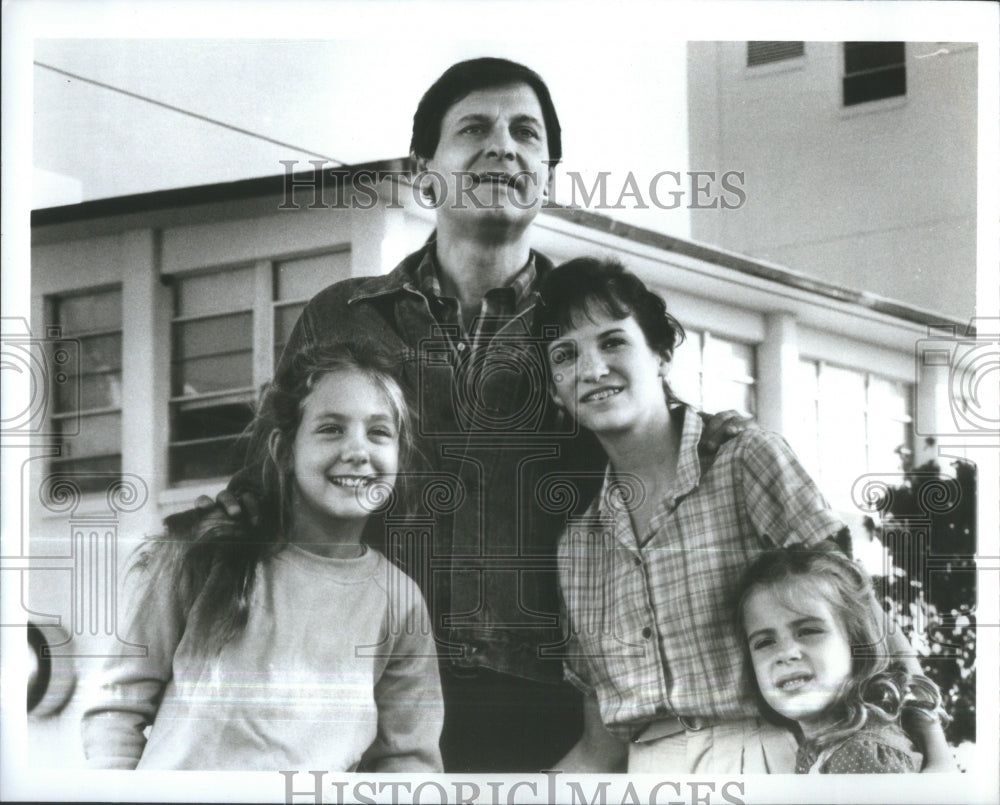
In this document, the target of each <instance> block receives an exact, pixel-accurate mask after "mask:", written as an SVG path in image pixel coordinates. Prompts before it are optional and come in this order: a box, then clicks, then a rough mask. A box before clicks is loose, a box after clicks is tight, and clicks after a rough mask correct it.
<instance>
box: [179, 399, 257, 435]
mask: <svg viewBox="0 0 1000 805" xmlns="http://www.w3.org/2000/svg"><path fill="white" fill-rule="evenodd" d="M251 419H253V406H252V404H251V402H250V399H249V398H248V399H247V401H246V402H244V403H223V404H221V405H202V406H199V407H197V408H196V407H194V406H191V405H189V404H185V403H175V408H174V421H173V434H174V437H173V441H175V442H186V441H193V440H195V439H211V438H214V437H216V436H231V435H234V434H239V433H242V432H243V429H244V428H246V426H247V425H249V424H250V420H251Z"/></svg>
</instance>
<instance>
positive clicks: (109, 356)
mask: <svg viewBox="0 0 1000 805" xmlns="http://www.w3.org/2000/svg"><path fill="white" fill-rule="evenodd" d="M121 368H122V336H121V333H114V334H112V335H92V336H86V337H82V338H80V374H82V375H88V374H94V373H95V372H107V371H109V370H120V369H121Z"/></svg>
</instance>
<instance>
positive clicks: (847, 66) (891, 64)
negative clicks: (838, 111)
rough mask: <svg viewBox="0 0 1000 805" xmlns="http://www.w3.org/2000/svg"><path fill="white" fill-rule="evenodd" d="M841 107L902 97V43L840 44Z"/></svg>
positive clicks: (904, 92) (903, 83)
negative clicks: (841, 54)
mask: <svg viewBox="0 0 1000 805" xmlns="http://www.w3.org/2000/svg"><path fill="white" fill-rule="evenodd" d="M843 86H844V106H853V105H855V104H859V103H865V102H867V101H877V100H879V99H881V98H892V97H895V96H898V95H906V49H905V46H904V44H903V43H902V42H845V43H844V79H843Z"/></svg>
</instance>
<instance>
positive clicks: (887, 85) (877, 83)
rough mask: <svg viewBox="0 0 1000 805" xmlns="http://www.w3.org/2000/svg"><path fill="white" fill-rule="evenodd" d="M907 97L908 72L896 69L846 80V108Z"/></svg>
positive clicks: (899, 68)
mask: <svg viewBox="0 0 1000 805" xmlns="http://www.w3.org/2000/svg"><path fill="white" fill-rule="evenodd" d="M899 95H906V70H905V69H904V68H902V67H894V68H892V69H890V70H880V71H878V72H875V73H864V74H861V75H856V76H850V77H848V78H845V79H844V106H854V105H856V104H859V103H867V102H868V101H878V100H881V99H882V98H895V97H897V96H899Z"/></svg>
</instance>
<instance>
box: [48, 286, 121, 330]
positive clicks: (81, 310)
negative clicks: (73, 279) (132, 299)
mask: <svg viewBox="0 0 1000 805" xmlns="http://www.w3.org/2000/svg"><path fill="white" fill-rule="evenodd" d="M55 323H56V324H60V325H62V328H63V334H64V335H68V334H70V333H72V334H80V333H92V332H97V331H100V330H117V329H120V328H121V326H122V292H121V291H120V290H117V289H116V290H110V291H98V292H96V293H87V294H81V295H79V296H67V297H64V298H61V299H59V300H58V302H57V303H56V315H55Z"/></svg>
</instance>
